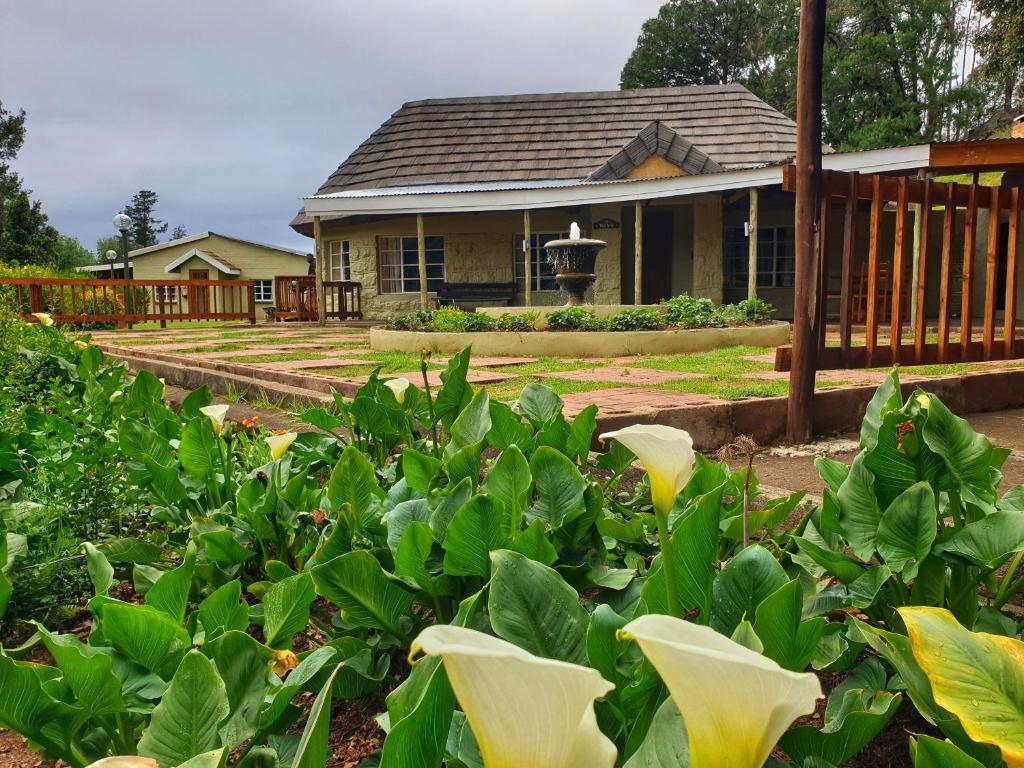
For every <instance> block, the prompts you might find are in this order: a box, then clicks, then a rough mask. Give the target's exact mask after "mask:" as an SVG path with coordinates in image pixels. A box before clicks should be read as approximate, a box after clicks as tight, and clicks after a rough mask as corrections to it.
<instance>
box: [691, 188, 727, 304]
mask: <svg viewBox="0 0 1024 768" xmlns="http://www.w3.org/2000/svg"><path fill="white" fill-rule="evenodd" d="M722 226H723V225H722V196H721V195H720V194H717V193H716V194H713V195H700V196H698V197H694V198H693V295H694V296H700V297H702V298H708V299H711V300H712V301H715V302H721V301H722V233H723V230H722Z"/></svg>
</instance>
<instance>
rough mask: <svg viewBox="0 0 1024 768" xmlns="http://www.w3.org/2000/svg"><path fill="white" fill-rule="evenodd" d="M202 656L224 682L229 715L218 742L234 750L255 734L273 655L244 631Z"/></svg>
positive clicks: (233, 633)
mask: <svg viewBox="0 0 1024 768" xmlns="http://www.w3.org/2000/svg"><path fill="white" fill-rule="evenodd" d="M203 653H205V654H206V655H207V656H209V657H210V658H211V659H213V661H214V663H215V664H216V665H217V673H218V674H219V675H220V677H221V679H222V680H223V681H224V687H225V690H226V692H227V697H228V712H229V714H228V718H227V720H226V721H224V724H223V725H221V727H220V739H221V744H223V745H224V746H225V747H227V748H228V749H234V748H235V747H237V746H238V745H239V744H241V743H242V742H243V741H245V740H246V739H248V738H250V737H251V736H252V735H253V734H254V733H255V732H256V723H257V721H258V719H259V714H260V707H261V705H262V704H263V699H264V697H265V696H266V695H267V690H268V689H269V688H270V665H271V663H272V662H273V660H274V652H273V651H271V650H270V649H269V648H267V647H266V646H265V645H262V644H261V643H260V642H258V641H257V640H256V639H255V638H253V637H252V636H251V635H247V634H246V633H245V632H238V631H231V632H225V633H224V634H223V635H221V636H220V637H218V638H217V639H216V640H213V641H212V642H209V643H207V644H206V645H204V646H203ZM172 684H173V683H172Z"/></svg>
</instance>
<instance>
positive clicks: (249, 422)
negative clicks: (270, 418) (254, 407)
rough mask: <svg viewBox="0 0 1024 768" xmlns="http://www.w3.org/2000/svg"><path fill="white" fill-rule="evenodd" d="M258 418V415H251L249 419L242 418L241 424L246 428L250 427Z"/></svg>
mask: <svg viewBox="0 0 1024 768" xmlns="http://www.w3.org/2000/svg"><path fill="white" fill-rule="evenodd" d="M259 420H260V417H259V416H253V417H252V418H251V419H242V426H243V427H245V428H246V429H252V428H253V427H255V426H256V422H258V421H259Z"/></svg>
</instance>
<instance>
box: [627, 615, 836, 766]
mask: <svg viewBox="0 0 1024 768" xmlns="http://www.w3.org/2000/svg"><path fill="white" fill-rule="evenodd" d="M620 636H621V637H624V638H628V639H632V640H635V641H636V642H637V644H638V645H639V646H640V650H641V651H643V653H644V655H645V656H646V657H647V659H648V660H649V661H650V662H651V664H653V665H654V667H655V669H657V670H658V674H659V675H661V679H662V680H663V681H664V683H665V685H666V686H667V687H668V690H669V693H670V694H672V699H673V700H674V701H675V703H676V707H678V709H679V712H680V714H682V716H683V721H684V722H685V723H686V731H687V734H688V738H689V742H690V765H691V766H692V768H761V766H762V765H764V763H765V761H766V760H767V759H768V755H769V754H770V753H771V751H772V747H774V746H775V743H776V742H777V741H778V740H779V737H780V736H782V734H783V733H784V732H785V730H786V729H787V728H788V727H789V726H790V724H791V723H792V722H793V721H794V720H796V719H797V718H798V717H800V716H801V715H806V714H810V713H811V712H813V711H814V708H815V703H816V702H817V700H818V699H820V698H821V697H822V693H821V683H819V682H818V678H817V677H816V676H815V675H812V674H806V673H798V672H790V671H789V670H786V669H783V668H782V667H780V666H779V665H778V664H776V663H775V662H774V661H772V660H771V659H769V658H767V657H765V656H762V655H761V654H759V653H757V652H755V651H752V650H750V649H749V648H746V647H744V646H742V645H740V644H739V643H736V642H734V641H732V640H730V639H729V638H727V637H725V636H724V635H720V634H718V633H717V632H715V630H713V629H711V628H710V627H703V626H698V625H696V624H691V623H690V622H687V621H683V620H682V619H676V618H672V617H671V616H664V615H655V614H650V615H647V616H641V617H640V618H638V619H634V620H633V621H631V622H630V623H629V624H627V625H626V626H625V627H623V629H622V630H621V631H620Z"/></svg>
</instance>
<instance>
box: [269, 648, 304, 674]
mask: <svg viewBox="0 0 1024 768" xmlns="http://www.w3.org/2000/svg"><path fill="white" fill-rule="evenodd" d="M297 666H299V657H298V656H296V655H295V654H294V653H292V652H291V651H274V660H273V661H272V662H271V664H270V670H271V671H272V672H273V673H274V674H275V675H277V676H278V677H284V676H285V674H286V673H287V672H288V671H289V670H292V669H295V668H296V667H297Z"/></svg>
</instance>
